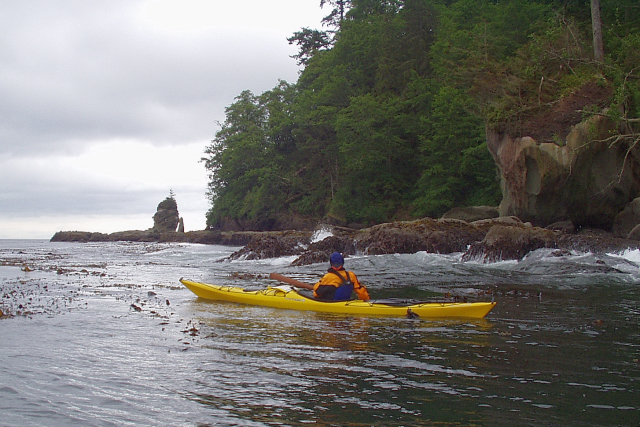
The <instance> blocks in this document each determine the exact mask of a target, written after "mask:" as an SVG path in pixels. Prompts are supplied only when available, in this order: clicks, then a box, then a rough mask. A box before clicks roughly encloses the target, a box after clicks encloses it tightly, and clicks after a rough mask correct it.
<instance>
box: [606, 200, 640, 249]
mask: <svg viewBox="0 0 640 427" xmlns="http://www.w3.org/2000/svg"><path fill="white" fill-rule="evenodd" d="M638 224H640V198H636V199H633V200H632V201H631V203H629V204H628V205H627V206H626V207H625V208H624V209H623V210H622V211H621V212H620V213H619V214H618V215H617V216H616V218H615V220H614V221H613V229H612V231H613V235H614V236H615V237H621V238H625V237H628V236H629V233H631V231H632V230H633V229H634V228H635V227H636V226H637V225H638ZM634 240H637V239H635V238H634Z"/></svg>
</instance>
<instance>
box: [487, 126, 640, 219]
mask: <svg viewBox="0 0 640 427" xmlns="http://www.w3.org/2000/svg"><path fill="white" fill-rule="evenodd" d="M612 130H613V125H612V123H611V122H610V121H609V120H607V119H605V118H603V117H601V116H595V117H593V118H592V119H591V120H589V121H587V122H584V123H580V124H578V125H576V126H574V128H573V129H572V131H571V132H570V133H569V135H568V136H567V138H566V145H564V146H560V145H557V144H555V143H539V142H538V141H536V140H534V139H533V138H531V137H528V136H524V137H517V138H514V137H511V136H509V135H507V134H505V133H497V132H493V131H488V132H487V136H488V145H489V149H490V151H491V153H492V155H493V157H494V159H495V161H496V163H497V165H498V168H499V170H500V175H501V186H502V193H503V200H502V203H501V204H500V208H499V210H500V215H501V216H506V215H515V216H518V217H519V218H521V219H522V220H523V221H531V222H532V223H533V224H535V225H541V226H546V225H548V224H551V223H554V222H557V221H563V220H570V221H572V223H573V224H574V225H575V226H576V227H578V228H580V227H595V228H601V229H604V230H611V229H612V226H613V223H614V219H615V218H616V216H617V215H618V213H619V212H620V211H622V210H623V209H624V208H625V207H626V206H627V204H628V203H629V202H631V201H632V200H633V199H634V198H635V197H636V196H637V195H638V194H639V192H640V152H639V151H638V150H637V149H635V148H634V149H632V150H629V147H627V146H626V145H625V144H623V143H619V144H617V145H614V146H610V143H609V142H605V141H604V140H605V139H606V138H607V136H608V135H610V134H611V131H612ZM629 231H630V230H629Z"/></svg>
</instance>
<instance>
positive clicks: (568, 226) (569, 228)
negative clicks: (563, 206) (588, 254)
mask: <svg viewBox="0 0 640 427" xmlns="http://www.w3.org/2000/svg"><path fill="white" fill-rule="evenodd" d="M545 228H546V229H547V230H553V231H562V232H563V233H568V234H573V233H574V232H575V231H576V227H575V226H574V225H573V222H571V221H558V222H554V223H553V224H549V225H547V226H546V227H545Z"/></svg>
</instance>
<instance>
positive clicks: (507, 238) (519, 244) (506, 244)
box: [462, 225, 557, 262]
mask: <svg viewBox="0 0 640 427" xmlns="http://www.w3.org/2000/svg"><path fill="white" fill-rule="evenodd" d="M556 247H557V235H556V233H555V232H553V231H551V230H546V229H544V228H539V227H528V226H525V225H517V226H514V225H494V226H493V227H491V229H490V230H489V232H488V233H487V234H486V236H485V237H484V239H482V241H480V242H476V243H474V244H472V245H471V246H470V247H469V249H468V250H467V251H466V252H465V253H464V254H463V256H462V260H463V261H471V260H481V261H483V262H496V261H505V260H520V259H522V258H523V257H524V256H525V255H526V254H528V253H529V252H531V251H534V250H536V249H541V248H556Z"/></svg>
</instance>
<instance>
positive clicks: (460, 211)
mask: <svg viewBox="0 0 640 427" xmlns="http://www.w3.org/2000/svg"><path fill="white" fill-rule="evenodd" d="M499 215H500V214H499V212H498V208H495V207H492V206H470V207H465V208H453V209H451V210H450V211H448V212H446V213H445V214H444V215H442V218H443V219H461V220H463V221H467V222H473V221H479V220H483V219H490V218H497V217H498V216H499Z"/></svg>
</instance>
